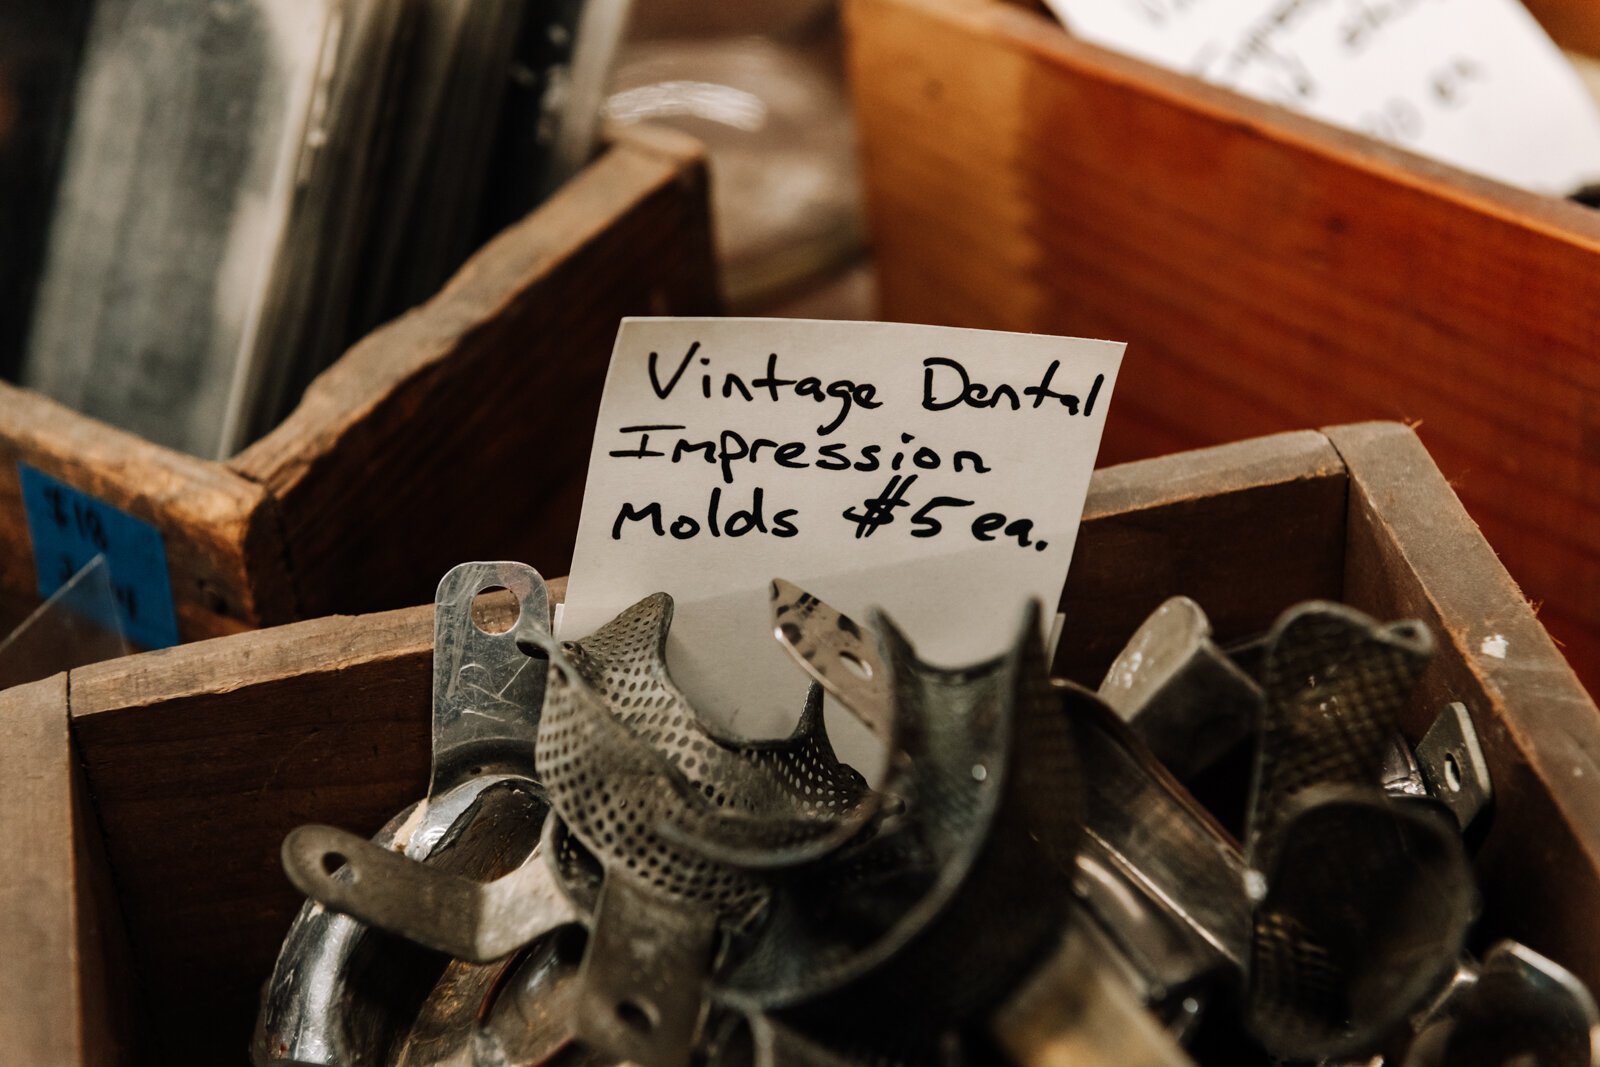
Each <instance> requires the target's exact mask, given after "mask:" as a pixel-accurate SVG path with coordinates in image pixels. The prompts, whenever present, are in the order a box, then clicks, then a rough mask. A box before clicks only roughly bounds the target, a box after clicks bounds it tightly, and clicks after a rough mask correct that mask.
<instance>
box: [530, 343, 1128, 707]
mask: <svg viewBox="0 0 1600 1067" xmlns="http://www.w3.org/2000/svg"><path fill="white" fill-rule="evenodd" d="M1123 347H1124V346H1123V345H1121V344H1115V343H1111V342H1106V341H1084V340H1073V339H1068V338H1058V337H1043V336H1035V335H1029V334H1008V333H990V332H986V331H980V330H956V329H943V328H938V327H932V326H905V325H895V324H889V323H859V322H810V321H795V320H772V319H628V320H625V321H624V322H623V324H622V329H621V331H620V332H619V334H618V335H617V343H616V348H615V350H614V351H613V353H612V357H611V369H610V373H609V376H608V377H607V379H606V388H605V397H604V400H603V401H602V403H601V408H600V418H599V422H598V425H597V428H596V434H595V443H594V450H593V453H592V455H591V458H590V461H589V479H588V486H587V489H586V492H585V494H584V500H583V515H582V520H581V522H580V525H579V529H578V544H577V550H576V553H575V555H574V558H573V565H572V575H571V579H570V582H569V584H568V586H567V603H566V609H565V610H564V612H563V613H562V616H561V619H560V622H559V624H558V626H559V630H560V635H561V636H563V637H565V638H569V639H570V638H574V637H581V636H583V635H584V634H587V633H589V632H591V631H593V630H594V629H596V628H597V627H599V626H600V625H602V624H603V623H605V622H606V621H608V620H609V619H611V618H612V616H614V615H615V614H616V613H618V612H619V611H621V610H623V609H624V608H626V607H628V606H629V605H631V604H633V603H634V602H636V601H638V600H639V599H640V598H642V597H645V596H648V595H649V594H651V593H654V592H656V591H658V590H665V591H667V592H669V593H671V594H672V595H673V597H674V598H675V599H676V601H677V614H676V618H675V621H674V623H673V628H672V634H671V637H670V639H669V641H668V663H669V665H670V667H671V669H672V674H673V678H674V680H675V681H676V682H677V683H678V684H679V686H681V687H682V688H683V690H684V691H685V693H686V694H687V695H688V696H689V697H690V698H691V700H693V701H694V703H695V704H696V706H697V708H699V709H700V710H701V711H702V712H705V713H706V714H707V716H708V718H710V719H711V720H712V721H714V722H719V723H721V724H722V725H725V726H728V727H731V728H734V729H737V730H738V731H739V732H740V733H742V734H745V735H748V736H768V737H771V736H779V735H782V734H786V733H787V732H788V731H789V730H791V729H792V728H793V726H794V723H795V719H796V718H797V716H798V714H799V711H800V707H801V702H802V699H803V697H804V694H805V690H806V680H805V677H804V676H803V675H802V674H801V672H800V670H799V669H798V668H797V667H796V666H795V665H794V664H793V663H792V662H790V660H789V658H788V656H787V655H786V654H785V653H784V651H783V650H782V649H781V648H780V647H779V646H778V644H777V642H776V641H775V640H774V639H773V637H772V632H771V631H772V627H771V621H770V616H769V614H768V610H769V609H768V606H767V591H768V585H769V583H770V581H771V580H772V579H773V578H775V577H782V578H787V579H789V580H791V581H793V582H796V583H797V584H799V585H800V586H801V587H802V588H803V589H805V590H807V591H808V592H811V593H814V594H815V595H817V596H819V597H821V598H822V599H823V600H825V601H827V602H828V603H830V604H831V605H833V606H834V607H836V608H838V609H839V610H841V611H843V612H845V613H846V614H847V615H851V616H853V617H855V618H857V619H858V620H860V621H862V622H866V621H868V619H869V617H870V616H869V609H871V608H873V607H882V608H884V609H885V610H886V611H887V612H888V613H889V615H890V617H891V618H893V619H894V620H895V622H896V623H897V624H898V625H899V626H900V627H901V628H902V629H903V630H904V631H905V632H906V633H907V635H908V636H909V637H910V638H911V639H912V641H913V642H915V643H916V645H917V647H918V650H919V651H920V652H921V653H922V654H923V655H924V657H926V658H927V659H929V660H930V661H932V662H935V663H940V664H945V665H965V664H970V663H974V662H976V661H978V660H980V659H983V658H986V657H988V656H991V655H994V654H997V653H999V652H1001V651H1003V650H1004V649H1005V648H1006V647H1007V646H1008V645H1009V644H1010V643H1011V641H1013V640H1014V639H1015V637H1016V634H1017V627H1018V626H1019V625H1020V624H1021V620H1022V617H1023V611H1024V608H1025V606H1026V604H1027V602H1028V600H1029V599H1030V598H1037V599H1038V600H1040V601H1041V602H1042V606H1043V609H1044V613H1043V616H1042V619H1041V626H1042V627H1043V628H1046V629H1048V628H1049V626H1050V625H1051V624H1052V622H1053V621H1054V615H1055V606H1056V604H1057V602H1058V601H1059V599H1060V596H1061V589H1062V585H1063V583H1064V582H1065V578H1066V573H1067V565H1068V563H1069V561H1070V560H1071V558H1072V546H1073V542H1074V540H1075V539H1076V536H1077V531H1078V522H1079V519H1080V517H1081V515H1082V512H1083V502H1084V497H1085V495H1086V494H1087V492H1088V487H1089V475H1090V472H1091V470H1092V469H1093V467H1094V460H1095V453H1096V452H1097V450H1098V449H1099V445H1100V433H1101V429H1102V428H1103V427H1104V425H1105V417H1106V409H1107V408H1108V407H1109V405H1110V401H1111V390H1112V386H1113V384H1114V382H1115V379H1116V373H1117V368H1118V365H1119V364H1120V362H1121V358H1122V351H1123Z"/></svg>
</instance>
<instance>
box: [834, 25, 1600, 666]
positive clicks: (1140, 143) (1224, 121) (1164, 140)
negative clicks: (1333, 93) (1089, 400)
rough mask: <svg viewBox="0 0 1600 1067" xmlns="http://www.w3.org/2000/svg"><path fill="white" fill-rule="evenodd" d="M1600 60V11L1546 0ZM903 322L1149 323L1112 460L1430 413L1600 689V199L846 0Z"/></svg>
mask: <svg viewBox="0 0 1600 1067" xmlns="http://www.w3.org/2000/svg"><path fill="white" fill-rule="evenodd" d="M1529 7H1530V8H1532V9H1533V10H1534V12H1535V14H1537V15H1539V16H1540V17H1541V18H1543V19H1545V20H1546V22H1547V24H1548V25H1549V27H1550V28H1551V30H1552V31H1553V32H1554V33H1555V34H1556V35H1557V37H1558V38H1559V39H1560V40H1561V42H1562V43H1563V44H1564V45H1566V46H1568V47H1569V48H1571V49H1574V50H1578V51H1583V50H1587V51H1589V52H1590V53H1591V54H1595V55H1600V6H1596V5H1595V4H1593V3H1588V2H1583V0H1530V2H1529ZM847 23H848V29H849V38H850V51H851V75H852V82H853V92H854V95H855V101H856V111H857V117H858V121H859V125H860V131H861V140H862V145H863V158H864V167H865V174H866V181H867V185H868V214H869V220H870V223H871V229H872V235H873V244H874V249H875V253H876V257H877V261H878V270H879V281H880V286H881V294H882V304H883V310H884V313H885V316H886V317H887V318H890V319H897V320H906V321H912V322H931V323H943V324H950V325H960V326H978V327H988V328H998V329H1009V330H1027V331H1038V332H1043V333H1056V334H1075V335H1083V336H1089V337H1111V338H1116V339H1117V340H1126V341H1128V342H1129V348H1128V357H1127V359H1126V361H1125V362H1124V364H1123V369H1122V373H1121V377H1120V381H1119V382H1118V387H1117V401H1116V403H1115V404H1114V405H1113V406H1112V412H1111V416H1110V419H1109V421H1108V424H1107V428H1106V438H1105V448H1104V451H1103V452H1102V457H1103V458H1104V459H1105V460H1106V461H1108V462H1117V461H1121V460H1126V459H1131V458H1137V457H1140V456H1148V455H1155V454H1164V453H1167V452H1170V451H1173V450H1176V449H1180V448H1192V447H1195V446H1197V445H1206V444H1213V443H1216V442H1218V441H1227V440H1235V439H1237V438H1239V437H1242V436H1247V435H1250V434H1259V433H1270V432H1274V431H1279V430H1285V429H1291V428H1294V427H1297V426H1304V425H1307V424H1318V423H1329V422H1346V421H1353V420H1358V419H1371V418H1384V419H1397V420H1402V421H1407V422H1412V423H1414V424H1416V425H1417V427H1418V430H1419V432H1420V433H1421V435H1422V437H1423V439H1424V440H1425V441H1426V442H1427V444H1428V447H1429V449H1430V450H1431V451H1432V453H1433V455H1434V456H1435V458H1436V459H1437V460H1438V462H1439V466H1440V467H1441V468H1442V469H1443V470H1444V472H1445V474H1446V475H1447V476H1448V477H1449V478H1450V479H1451V481H1452V483H1453V484H1454V485H1455V486H1456V488H1457V491H1458V492H1459V493H1460V495H1461V499H1462V500H1463V501H1464V502H1465V503H1466V505H1467V509H1468V511H1469V512H1471V514H1472V516H1473V517H1474V518H1475V519H1476V520H1477V521H1478V522H1479V523H1480V524H1481V525H1482V527H1483V529H1484V532H1485V534H1487V536H1488V539H1489V542H1490V543H1491V544H1493V545H1494V546H1495V548H1496V549H1497V550H1499V551H1500V553H1501V554H1502V555H1503V557H1504V559H1505V562H1506V566H1507V568H1508V569H1509V570H1510V572H1511V573H1512V575H1513V576H1515V577H1516V579H1517V580H1518V582H1520V583H1521V585H1522V587H1523V589H1524V590H1526V592H1527V593H1528V595H1529V596H1530V597H1531V598H1532V599H1533V600H1534V601H1535V602H1537V603H1539V604H1540V605H1542V608H1541V618H1542V619H1543V620H1544V621H1545V623H1546V624H1547V625H1548V626H1549V628H1550V631H1551V632H1552V633H1553V634H1554V635H1555V636H1556V637H1557V638H1558V639H1559V640H1560V641H1562V642H1563V643H1564V644H1565V646H1566V648H1567V652H1568V655H1569V656H1570V657H1571V659H1572V661H1573V663H1574V664H1575V665H1576V666H1577V667H1578V669H1579V673H1580V674H1582V675H1584V676H1585V678H1586V680H1587V681H1588V683H1589V685H1590V686H1591V687H1600V473H1597V472H1600V213H1596V212H1595V211H1593V210H1591V209H1589V208H1585V207H1581V206H1579V205H1576V204H1571V203H1566V202H1562V201H1558V200H1553V199H1547V198H1544V197H1540V196H1536V195H1534V194H1532V193H1525V192H1522V191H1520V190H1517V189H1512V188H1509V187H1506V186H1503V185H1499V184H1497V183H1494V182H1490V181H1486V180H1481V179H1478V178H1474V177H1472V176H1469V175H1466V174H1463V173H1461V172H1458V171H1455V170H1452V169H1450V168H1447V167H1443V166H1440V165H1438V164H1434V163H1431V162H1429V161H1427V160H1424V159H1421V158H1419V157H1416V156H1413V155H1410V154H1408V153H1405V152H1402V151H1399V150H1396V149H1391V148H1388V147H1385V146H1383V145H1381V144H1378V143H1376V142H1374V141H1372V140H1370V139H1368V138H1365V137H1362V136H1360V135H1357V134H1351V133H1345V132H1342V131H1339V130H1335V129H1333V128H1331V127H1327V126H1324V125H1321V124H1319V123H1317V122H1313V121H1311V120H1308V119H1304V118H1301V117H1298V116H1296V115H1292V114H1289V113H1288V112H1286V111H1283V110H1282V109H1280V108H1277V107H1274V106H1272V105H1268V104H1263V103H1258V102H1256V101H1253V100H1248V99H1245V98H1243V97H1240V96H1237V95H1235V94H1233V93H1230V92H1227V91H1225V90H1221V89H1216V88H1213V87H1210V86H1207V85H1204V84H1201V83H1200V82H1198V81H1196V80H1194V79H1191V78H1187V77H1184V76H1182V75H1178V74H1173V73H1169V72H1166V71H1163V70H1158V69H1156V68H1154V67H1151V66H1148V65H1146V64H1143V63H1140V62H1138V61H1135V60H1132V59H1127V58H1124V57H1121V56H1119V55H1115V54H1112V53H1110V52H1107V51H1104V50H1102V49H1099V48H1096V47H1094V46H1092V45H1089V44H1087V43H1085V42H1082V41H1078V40H1075V39H1073V38H1072V37H1070V36H1069V35H1068V34H1067V33H1066V32H1065V31H1064V30H1063V29H1062V28H1061V26H1060V24H1059V23H1057V22H1056V21H1055V20H1054V19H1053V18H1051V17H1050V16H1049V15H1047V14H1045V13H1043V11H1042V10H1039V9H1037V8H1036V7H1029V6H1024V5H1022V4H1019V3H1014V2H1009V0H849V2H848V4H847Z"/></svg>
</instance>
